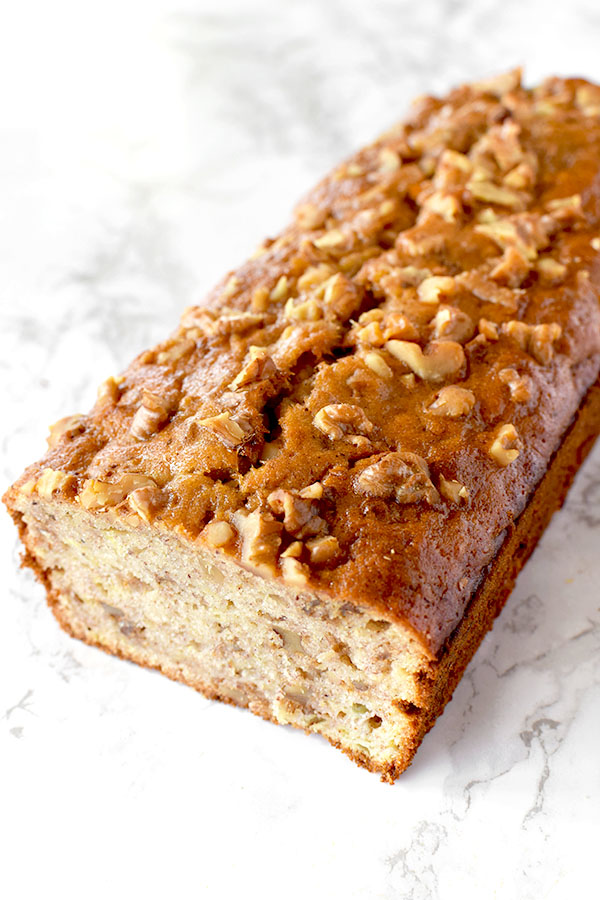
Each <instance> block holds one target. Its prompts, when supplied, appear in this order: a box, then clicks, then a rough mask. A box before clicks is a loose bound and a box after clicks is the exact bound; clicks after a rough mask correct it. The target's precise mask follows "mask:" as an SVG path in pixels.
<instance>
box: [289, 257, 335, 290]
mask: <svg viewBox="0 0 600 900" xmlns="http://www.w3.org/2000/svg"><path fill="white" fill-rule="evenodd" d="M332 275H335V270H334V269H332V267H331V266H328V265H327V264H326V263H319V265H318V266H310V267H309V268H308V269H306V270H305V271H304V272H303V273H302V275H301V276H300V278H299V279H298V290H299V291H309V290H310V289H311V288H314V287H316V286H317V285H319V284H323V282H324V281H327V279H328V278H331V276H332Z"/></svg>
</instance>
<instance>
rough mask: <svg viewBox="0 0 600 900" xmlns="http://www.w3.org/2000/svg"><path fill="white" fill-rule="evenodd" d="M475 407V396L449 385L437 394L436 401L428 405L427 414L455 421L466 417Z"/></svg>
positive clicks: (471, 392) (468, 391)
mask: <svg viewBox="0 0 600 900" xmlns="http://www.w3.org/2000/svg"><path fill="white" fill-rule="evenodd" d="M474 406H475V394H474V393H473V391H470V390H468V389H467V388H461V387H458V385H456V384H449V385H448V387H444V388H442V389H441V391H439V392H438V394H437V397H436V399H435V400H434V401H433V403H431V404H430V405H429V407H428V408H429V412H432V413H433V414H434V415H436V416H449V418H451V419H457V418H458V417H459V416H467V415H468V414H469V413H470V412H471V410H472V409H473V407H474Z"/></svg>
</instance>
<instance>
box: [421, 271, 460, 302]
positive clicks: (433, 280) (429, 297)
mask: <svg viewBox="0 0 600 900" xmlns="http://www.w3.org/2000/svg"><path fill="white" fill-rule="evenodd" d="M454 288H455V282H454V278H450V277H449V276H445V275H432V276H431V277H430V278H425V279H424V280H423V281H422V282H421V284H420V285H419V287H418V288H417V293H418V295H419V300H420V301H421V302H422V303H439V302H440V297H441V296H447V295H448V294H451V293H452V292H453V291H454Z"/></svg>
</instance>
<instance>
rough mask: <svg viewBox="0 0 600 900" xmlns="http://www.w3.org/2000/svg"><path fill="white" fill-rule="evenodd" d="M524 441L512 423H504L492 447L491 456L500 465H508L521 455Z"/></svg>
mask: <svg viewBox="0 0 600 900" xmlns="http://www.w3.org/2000/svg"><path fill="white" fill-rule="evenodd" d="M522 447H523V442H522V441H521V439H520V437H519V434H518V432H517V429H516V428H515V426H514V425H513V424H512V423H510V422H509V423H508V424H507V425H502V426H501V427H500V428H499V429H498V433H497V434H496V437H495V438H494V441H493V442H492V445H491V447H490V456H491V457H492V459H493V460H495V461H496V462H497V463H498V465H499V466H508V465H510V463H512V462H514V461H515V460H516V459H517V458H518V457H519V455H520V453H521V449H522Z"/></svg>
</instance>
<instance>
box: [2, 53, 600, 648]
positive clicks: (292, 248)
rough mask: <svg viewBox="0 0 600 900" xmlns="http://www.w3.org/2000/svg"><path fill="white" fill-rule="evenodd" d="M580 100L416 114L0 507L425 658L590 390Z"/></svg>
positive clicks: (593, 319)
mask: <svg viewBox="0 0 600 900" xmlns="http://www.w3.org/2000/svg"><path fill="white" fill-rule="evenodd" d="M599 221H600V88H599V87H597V86H595V85H592V84H589V83H587V82H585V81H583V80H580V79H566V80H565V79H559V78H551V79H549V80H547V81H545V82H544V83H543V84H542V85H540V86H539V87H537V88H535V89H533V90H526V89H525V88H523V87H522V86H521V82H520V73H519V72H518V71H515V72H510V73H507V74H506V75H503V76H500V77H499V78H497V79H493V80H491V81H488V82H485V83H480V84H475V85H467V86H464V87H461V88H458V89H457V90H455V91H453V92H452V93H451V94H450V95H449V96H448V97H446V98H443V99H435V98H431V97H426V98H422V99H421V100H419V101H418V103H417V104H416V106H415V108H414V110H413V112H412V115H411V116H410V118H409V119H408V121H407V122H406V123H405V124H402V125H399V126H398V127H396V128H394V129H392V130H391V131H390V132H389V133H388V134H386V135H384V136H383V137H382V138H381V139H380V140H378V141H376V142H375V143H374V144H372V145H371V146H369V147H367V148H365V149H363V150H361V151H359V152H358V153H356V154H355V155H354V156H353V157H352V158H351V159H349V160H348V161H346V162H345V163H344V164H342V165H341V166H340V167H338V168H337V169H336V170H335V171H334V172H333V173H332V174H331V175H330V176H329V177H328V178H326V179H325V180H324V181H322V182H321V183H320V184H319V185H318V186H317V187H316V188H315V189H314V191H313V192H312V193H311V194H310V195H309V196H308V197H307V198H306V199H305V201H304V202H303V203H302V204H300V206H298V207H297V210H296V215H295V219H294V222H293V223H292V224H291V225H290V226H289V227H288V228H286V229H285V230H284V232H283V233H282V234H281V235H280V236H279V237H278V238H277V239H276V240H269V241H266V242H265V243H264V245H263V246H262V247H261V248H260V249H259V250H258V251H257V253H256V254H255V255H254V256H253V258H252V259H250V260H249V261H248V262H247V263H245V264H244V265H242V266H241V267H240V268H239V269H238V270H236V271H235V272H234V273H232V274H230V275H229V276H228V277H227V278H226V279H224V280H223V282H222V283H221V284H220V285H219V286H218V287H217V288H216V289H215V290H214V291H213V292H212V294H211V295H210V296H209V297H208V299H207V301H206V303H205V304H204V305H202V306H198V307H192V308H190V309H188V310H186V311H185V313H184V315H183V317H182V320H181V324H180V326H179V328H178V329H177V330H176V331H175V332H174V334H173V335H172V336H171V337H170V338H169V339H168V340H167V341H165V342H164V343H163V344H161V345H159V346H158V347H156V348H155V349H153V350H150V351H147V352H145V353H142V354H141V355H140V356H139V357H138V358H137V359H136V360H135V361H134V362H133V364H132V365H131V366H130V367H129V368H128V369H127V370H126V371H125V373H124V374H123V375H122V376H120V377H118V378H110V379H108V381H107V382H105V384H104V385H103V386H102V387H101V389H100V392H99V397H98V401H97V403H96V405H95V407H94V408H93V410H92V411H91V412H90V413H89V415H87V416H72V417H69V418H68V419H64V420H61V422H59V423H57V424H56V425H55V426H54V428H53V429H52V431H51V436H50V440H49V445H50V447H49V450H48V453H47V454H46V456H45V457H44V458H43V459H42V460H41V461H40V462H39V463H37V464H36V465H35V466H33V467H31V468H29V469H28V470H27V471H26V472H25V474H24V475H23V476H22V478H21V479H20V480H19V481H18V482H17V485H16V486H15V487H14V488H12V489H11V490H10V491H9V492H8V494H7V497H6V499H7V502H8V505H9V506H11V505H13V504H14V500H15V497H16V492H17V490H21V491H25V492H29V493H32V492H37V493H38V494H40V495H41V496H43V497H57V498H58V497H62V498H65V499H69V500H70V501H71V502H77V503H80V504H81V505H82V506H83V507H85V508H86V509H89V510H111V513H112V514H114V515H116V516H119V517H123V518H125V519H127V520H128V521H129V522H131V523H136V522H140V521H145V522H149V523H159V524H160V525H161V527H168V528H174V529H177V530H178V531H180V532H181V533H183V534H185V535H187V536H190V537H191V538H192V539H199V540H202V541H207V542H208V543H209V544H211V545H212V546H214V547H215V548H216V549H218V551H219V552H227V553H231V554H234V555H236V556H238V558H240V560H241V561H242V562H243V563H244V564H245V565H247V566H250V567H252V568H254V569H255V570H256V571H258V572H260V573H262V574H264V575H266V576H268V577H271V576H278V577H282V578H284V579H285V580H286V581H287V582H288V583H290V584H291V585H294V586H296V587H298V588H299V589H302V588H313V589H314V588H316V589H318V590H325V591H333V592H335V593H336V595H338V596H340V597H345V598H347V599H348V601H353V602H358V603H366V604H370V605H373V606H375V607H377V608H379V610H380V611H381V612H382V613H383V614H387V615H388V616H391V617H397V618H400V619H401V620H403V621H404V622H406V623H407V624H408V625H410V626H411V627H412V628H413V629H414V630H415V631H416V633H417V634H418V635H419V636H420V637H421V639H422V642H423V644H424V646H425V647H426V648H427V649H428V650H429V651H430V652H431V653H433V654H435V653H437V652H439V650H440V649H441V647H442V646H443V644H444V641H445V640H446V639H447V638H448V636H449V635H450V634H451V633H452V631H453V629H454V628H455V627H456V625H457V623H458V622H459V621H460V619H461V617H462V614H463V612H464V609H465V607H466V604H467V602H468V600H469V598H470V596H471V594H472V592H473V589H474V587H475V586H476V585H477V583H478V581H479V580H480V578H481V576H482V573H483V571H484V569H485V566H486V565H487V564H488V563H489V561H490V560H491V559H492V557H493V556H494V554H495V552H496V551H497V548H498V546H499V544H500V543H501V541H502V538H503V535H504V534H505V533H506V529H507V528H509V527H510V524H511V522H512V521H513V520H514V518H515V517H516V516H517V515H518V514H519V513H520V512H521V511H522V509H523V507H524V505H525V503H526V501H527V497H528V496H529V495H530V493H531V491H532V490H533V489H534V487H535V485H536V483H537V482H538V480H539V479H540V477H541V476H542V474H543V473H544V471H545V469H546V468H547V466H548V462H549V460H550V458H551V456H552V454H553V453H554V451H555V450H556V448H557V447H558V445H559V443H560V440H561V436H562V434H563V433H564V432H565V430H566V428H567V427H568V425H569V422H570V420H571V419H572V417H573V415H574V414H575V412H576V410H577V408H578V406H579V404H580V402H581V400H582V397H583V396H584V395H585V393H586V391H587V389H588V387H589V386H590V385H591V384H592V383H593V381H594V380H595V379H596V377H597V374H598V370H599V368H600V305H599V299H600V263H599V257H600V237H599V236H598V235H599V234H600V227H599Z"/></svg>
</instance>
